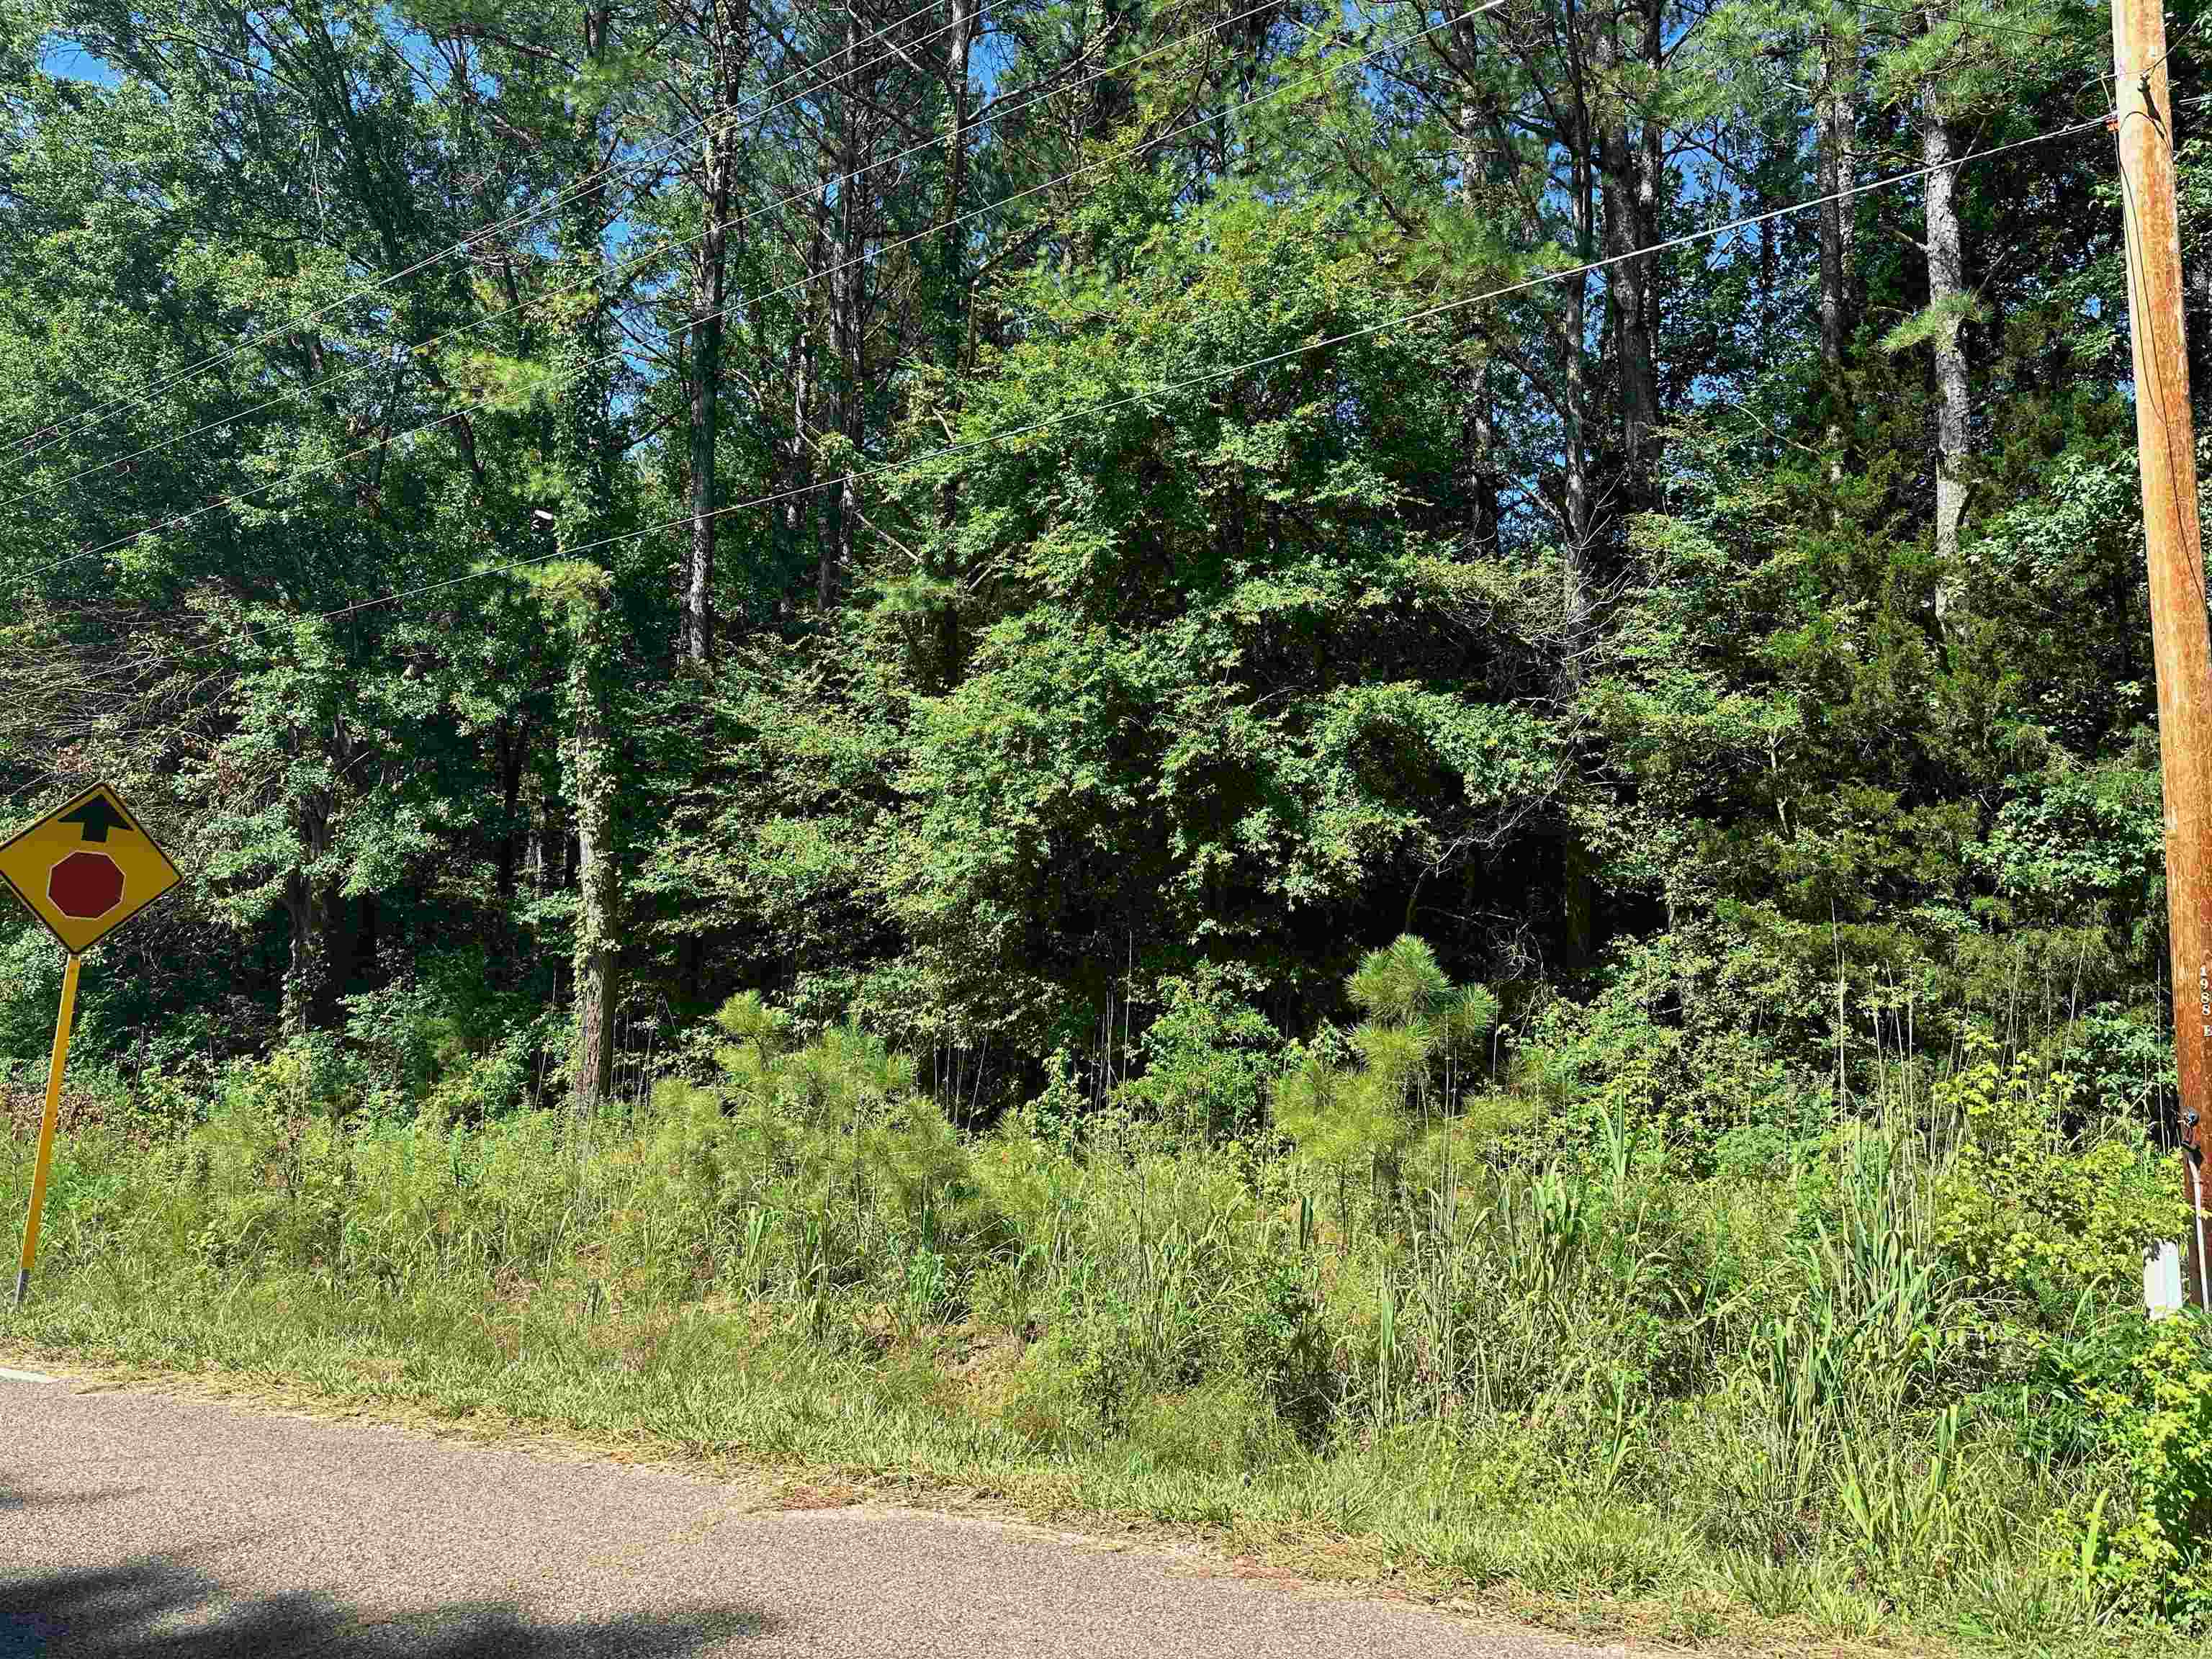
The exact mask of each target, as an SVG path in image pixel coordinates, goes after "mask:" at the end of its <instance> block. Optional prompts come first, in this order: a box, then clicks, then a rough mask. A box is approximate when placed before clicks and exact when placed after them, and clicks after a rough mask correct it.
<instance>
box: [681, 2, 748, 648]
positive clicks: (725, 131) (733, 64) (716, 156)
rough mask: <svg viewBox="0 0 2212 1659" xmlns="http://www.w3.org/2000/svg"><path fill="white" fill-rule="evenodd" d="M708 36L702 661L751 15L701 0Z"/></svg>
mask: <svg viewBox="0 0 2212 1659" xmlns="http://www.w3.org/2000/svg"><path fill="white" fill-rule="evenodd" d="M708 15H710V17H712V18H713V19H714V22H713V25H712V28H713V34H714V38H713V39H712V40H710V41H709V42H708V62H709V64H711V65H712V66H713V74H714V87H713V90H712V92H711V94H710V95H709V97H708V100H707V106H708V117H707V119H708V132H709V133H710V135H711V136H710V137H708V141H707V143H706V144H705V145H704V146H703V147H702V150H701V153H700V168H701V180H702V183H701V191H700V204H701V211H702V215H703V216H704V217H705V220H706V228H705V231H704V234H702V235H701V237H700V239H699V242H698V254H697V258H696V263H695V264H694V266H693V270H692V317H693V321H692V324H691V388H690V390H691V408H690V416H691V542H690V549H689V550H688V556H687V558H686V561H685V568H684V638H683V649H684V657H685V658H686V659H688V660H689V661H690V662H693V663H695V664H697V665H700V666H702V667H704V666H706V665H709V664H711V663H712V662H713V661H714V542H715V532H716V530H717V529H718V527H719V526H720V522H721V521H720V519H719V518H718V517H717V515H716V507H718V505H719V503H720V495H719V492H718V487H717V482H716V479H715V476H714V451H715V440H716V437H717V428H718V425H719V417H720V398H721V383H722V339H723V334H724V326H723V317H722V309H723V306H724V303H725V301H724V295H725V292H726V283H727V280H728V264H729V261H728V258H727V238H728V221H729V216H730V187H731V183H732V179H734V178H735V176H736V173H737V156H738V148H739V145H738V137H737V134H736V132H735V131H734V128H733V124H732V120H731V118H730V117H731V112H732V111H733V110H735V109H736V108H737V107H738V93H739V90H740V88H741V87H742V84H743V82H744V67H745V61H746V58H747V53H748V43H747V39H746V37H747V34H748V33H749V31H750V28H751V22H752V15H751V7H750V3H749V0H738V3H737V5H736V7H735V8H734V9H733V11H732V15H730V16H729V17H728V18H727V19H726V20H725V19H724V18H723V17H722V15H721V7H720V0H708Z"/></svg>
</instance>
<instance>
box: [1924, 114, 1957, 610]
mask: <svg viewBox="0 0 2212 1659" xmlns="http://www.w3.org/2000/svg"><path fill="white" fill-rule="evenodd" d="M1957 154H1958V151H1957V147H1956V143H1955V141H1954V136H1953V133H1952V130H1951V126H1950V124H1949V122H1948V121H1947V120H1945V119H1944V118H1943V117H1942V112H1941V111H1940V108H1939V107H1938V106H1937V104H1936V99H1935V97H1934V95H1933V92H1932V89H1931V92H1930V95H1929V100H1928V109H1927V118H1926V121H1925V123H1924V125H1923V127H1922V129H1921V160H1922V161H1923V165H1925V166H1927V167H1931V168H1934V169H1935V171H1933V172H1931V173H1929V175H1928V186H1927V229H1928V301H1929V305H1930V306H1931V307H1934V308H1935V311H1936V623H1937V624H1938V625H1939V626H1941V625H1942V624H1943V623H1944V622H1945V620H1946V618H1948V616H1949V615H1950V612H1951V610H1952V608H1953V606H1954V605H1955V604H1956V602H1957V599H1958V582H1959V568H1958V566H1959V523H1960V520H1961V519H1962V518H1963V517H1964V516H1965V514H1966V342H1965V338H1964V334H1963V324H1964V319H1963V317H1962V316H1961V315H1960V313H1961V312H1962V311H1963V310H1964V308H1965V307H1966V240H1965V233H1964V231H1963V229H1962V228H1961V227H1960V219H1959V204H1958V195H1957V191H1958V170H1957V168H1956V167H1955V166H1954V165H1953V163H1954V159H1955V157H1956V155H1957Z"/></svg>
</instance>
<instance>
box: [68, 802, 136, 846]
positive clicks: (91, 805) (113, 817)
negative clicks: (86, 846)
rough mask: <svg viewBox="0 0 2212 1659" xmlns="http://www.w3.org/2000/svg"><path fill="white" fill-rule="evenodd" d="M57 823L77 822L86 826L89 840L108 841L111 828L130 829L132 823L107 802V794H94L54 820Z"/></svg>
mask: <svg viewBox="0 0 2212 1659" xmlns="http://www.w3.org/2000/svg"><path fill="white" fill-rule="evenodd" d="M54 822H55V823H76V824H82V826H83V827H84V838H85V839H86V840H87V841H106V839H107V832H108V831H109V830H111V829H129V828H130V827H131V824H130V823H129V821H128V820H127V819H125V817H124V816H123V815H122V814H121V813H120V812H118V811H116V810H115V809H114V808H113V807H112V806H110V805H108V804H107V797H106V796H105V795H94V797H93V798H92V799H90V800H88V801H87V802H85V804H84V805H82V806H80V807H78V808H77V809H76V811H74V812H70V813H66V814H64V816H62V817H58V818H57V819H55V820H54Z"/></svg>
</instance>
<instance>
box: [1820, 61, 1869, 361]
mask: <svg viewBox="0 0 2212 1659" xmlns="http://www.w3.org/2000/svg"><path fill="white" fill-rule="evenodd" d="M1820 55H1821V60H1822V61H1821V81H1820V97H1819V99H1818V100H1817V102H1816V108H1815V118H1816V121H1817V123H1818V126H1819V144H1820V185H1819V190H1820V195H1821V196H1822V197H1832V196H1834V195H1836V194H1837V193H1838V191H1848V190H1850V189H1851V188H1852V187H1853V186H1854V185H1856V184H1857V182H1858V74H1859V67H1858V43H1857V40H1846V39H1844V38H1841V37H1839V36H1838V33H1836V31H1835V30H1833V29H1832V28H1830V29H1825V30H1823V31H1822V32H1821V40H1820ZM1857 222H1858V214H1857V204H1855V203H1853V202H1838V201H1825V200H1824V201H1823V202H1822V204H1821V205H1820V355H1821V356H1822V358H1823V359H1824V360H1825V361H1826V363H1827V367H1828V374H1829V378H1830V380H1839V379H1840V377H1841V376H1842V374H1843V371H1844V354H1845V353H1846V352H1847V351H1848V350H1849V349H1850V337H1851V330H1852V328H1853V326H1854V325H1856V323H1857V315H1856V313H1857V306H1856V304H1855V303H1854V301H1853V289H1852V265H1853V254H1854V252H1856V250H1855V248H1854V247H1853V241H1854V232H1855V230H1856V228H1857Z"/></svg>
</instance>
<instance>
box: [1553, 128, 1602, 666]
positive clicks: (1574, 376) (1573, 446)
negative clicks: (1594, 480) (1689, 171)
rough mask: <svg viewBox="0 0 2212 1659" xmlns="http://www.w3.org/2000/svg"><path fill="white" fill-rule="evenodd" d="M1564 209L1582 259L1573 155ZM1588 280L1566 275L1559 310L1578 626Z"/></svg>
mask: <svg viewBox="0 0 2212 1659" xmlns="http://www.w3.org/2000/svg"><path fill="white" fill-rule="evenodd" d="M1594 209H1595V202H1594V200H1593V193H1592V182H1591V178H1590V167H1589V162H1588V161H1587V160H1585V159H1583V158H1581V157H1577V159H1576V160H1575V161H1573V162H1572V163H1571V189H1570V190H1569V192H1568V210H1569V215H1570V218H1571V222H1572V226H1573V229H1574V233H1575V249H1576V258H1577V260H1578V261H1587V260H1588V259H1589V258H1590V256H1591V252H1592V249H1591V246H1590V238H1591V231H1592V228H1593V227H1592V223H1591V221H1592V218H1593V216H1594ZM1588 328H1589V277H1588V276H1570V277H1569V278H1568V279H1567V282H1566V291H1565V297H1564V299H1563V300H1562V301H1561V303H1560V306H1559V353H1560V357H1561V360H1562V361H1561V363H1560V374H1559V379H1560V383H1561V386H1562V388H1563V396H1562V398H1561V399H1560V409H1559V428H1560V429H1559V444H1560V452H1561V453H1560V463H1561V465H1562V468H1563V469H1564V471H1565V502H1564V506H1565V519H1566V569H1565V591H1564V592H1563V593H1562V595H1561V598H1562V599H1563V600H1564V602H1565V610H1566V616H1567V620H1568V622H1569V623H1570V624H1572V623H1576V622H1578V621H1579V620H1580V619H1581V617H1582V616H1583V611H1585V610H1586V609H1587V607H1588V605H1589V559H1590V555H1591V552H1592V550H1593V545H1594V544H1595V539H1596V537H1595V529H1594V525H1593V518H1594V514H1593V513H1592V511H1591V503H1590V479H1589V441H1588V437H1587V435H1586V434H1585V433H1584V431H1583V416H1584V415H1585V413H1586V412H1587V410H1589V361H1588V359H1589V350H1588V342H1587V338H1586V336H1587V331H1588Z"/></svg>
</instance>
